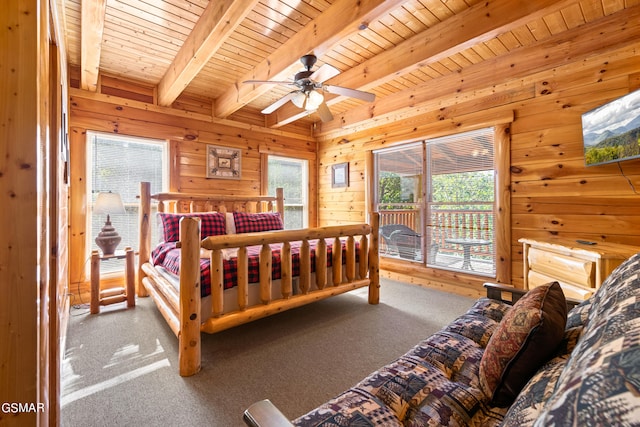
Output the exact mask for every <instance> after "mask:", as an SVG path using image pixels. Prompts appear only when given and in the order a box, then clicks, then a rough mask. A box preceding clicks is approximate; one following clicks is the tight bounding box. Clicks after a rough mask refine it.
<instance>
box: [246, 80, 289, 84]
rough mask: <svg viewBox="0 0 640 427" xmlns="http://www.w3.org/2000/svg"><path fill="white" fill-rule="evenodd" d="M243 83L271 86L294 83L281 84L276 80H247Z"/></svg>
mask: <svg viewBox="0 0 640 427" xmlns="http://www.w3.org/2000/svg"><path fill="white" fill-rule="evenodd" d="M242 83H249V84H271V85H293V84H294V83H293V82H279V81H276V80H245V81H243V82H242Z"/></svg>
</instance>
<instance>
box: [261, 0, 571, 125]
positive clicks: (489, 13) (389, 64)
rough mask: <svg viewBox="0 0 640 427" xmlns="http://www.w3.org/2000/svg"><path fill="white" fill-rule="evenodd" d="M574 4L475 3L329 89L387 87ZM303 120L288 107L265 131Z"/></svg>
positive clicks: (552, 0) (333, 99)
mask: <svg viewBox="0 0 640 427" xmlns="http://www.w3.org/2000/svg"><path fill="white" fill-rule="evenodd" d="M573 3H575V0H562V1H557V0H535V1H531V0H496V1H489V2H480V3H477V4H475V5H474V6H472V7H470V8H469V9H467V10H465V11H463V12H461V13H459V14H457V15H453V16H452V17H451V18H449V19H447V20H446V21H443V22H441V23H440V24H438V25H435V26H433V27H431V28H428V29H426V30H424V31H423V32H421V33H419V34H416V35H415V36H413V37H411V38H410V39H407V40H405V41H404V42H402V43H400V44H398V45H397V46H394V47H393V48H391V49H388V50H386V51H384V52H381V53H380V54H379V55H376V56H374V57H373V58H371V59H369V60H368V61H365V62H363V63H361V64H359V65H358V66H355V67H353V68H351V69H349V70H347V71H345V72H343V73H341V74H340V75H338V76H336V77H334V78H333V79H331V80H330V81H329V82H328V83H330V84H332V85H337V86H345V87H349V88H353V89H360V90H368V89H371V88H374V87H377V86H380V85H382V84H384V83H387V82H389V81H391V80H393V79H394V78H397V77H398V75H403V74H407V73H411V72H413V71H415V70H417V69H419V68H421V67H424V66H426V65H428V64H431V63H435V62H438V61H440V60H442V59H445V58H447V57H449V56H452V55H454V54H456V53H459V52H461V51H463V50H465V49H468V48H469V47H471V46H473V45H475V44H478V43H482V42H485V41H487V40H490V39H492V38H494V37H496V36H497V35H499V34H502V33H505V32H507V31H511V30H513V29H515V28H518V27H520V26H521V25H524V24H525V23H526V22H529V21H531V20H535V19H539V18H541V17H543V16H545V15H548V14H550V13H553V12H556V11H558V10H560V9H562V8H564V7H566V6H567V5H570V4H573ZM343 99H344V97H339V96H336V95H330V94H326V93H325V100H326V102H327V104H329V105H332V104H335V103H337V102H339V101H341V100H343ZM307 114H308V113H307V112H306V111H302V112H301V111H300V109H299V108H297V107H296V106H294V105H293V104H291V103H288V104H286V105H284V106H283V107H281V108H279V109H278V110H277V111H275V112H274V113H271V114H270V115H269V117H268V118H267V125H268V126H269V127H280V126H284V125H286V124H288V123H292V122H293V121H295V120H298V119H300V118H302V117H304V116H306V115H307Z"/></svg>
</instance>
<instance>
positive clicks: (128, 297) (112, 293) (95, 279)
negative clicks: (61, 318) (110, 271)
mask: <svg viewBox="0 0 640 427" xmlns="http://www.w3.org/2000/svg"><path fill="white" fill-rule="evenodd" d="M112 259H124V260H125V287H118V288H109V289H103V290H100V263H101V262H102V261H108V260H112ZM134 265H135V252H134V251H133V249H131V248H130V247H126V248H125V249H124V250H123V251H122V250H121V251H116V252H115V253H114V254H113V255H103V254H101V253H100V252H99V251H97V250H94V251H92V252H91V314H97V313H100V306H101V305H110V304H116V303H119V302H125V301H126V302H127V308H130V307H135V305H136V294H135V290H134V289H135V281H136V280H135V279H136V271H135V267H134Z"/></svg>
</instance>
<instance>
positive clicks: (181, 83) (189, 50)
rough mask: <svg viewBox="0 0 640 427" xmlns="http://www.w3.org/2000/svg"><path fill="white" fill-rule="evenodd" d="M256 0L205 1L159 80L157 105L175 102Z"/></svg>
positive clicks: (168, 104)
mask: <svg viewBox="0 0 640 427" xmlns="http://www.w3.org/2000/svg"><path fill="white" fill-rule="evenodd" d="M89 1H90V0H89ZM258 1H259V0H224V1H210V2H209V4H208V5H207V7H206V8H205V10H204V11H203V12H202V15H201V16H200V19H198V22H197V23H196V25H195V27H194V28H193V30H192V31H191V33H190V34H189V36H188V37H187V39H186V40H185V41H184V44H183V45H182V47H181V48H180V50H179V51H178V54H177V55H176V57H175V58H174V59H173V62H172V63H171V65H170V66H169V68H168V69H167V72H166V73H165V74H164V76H163V77H162V79H161V80H160V83H159V84H158V104H160V105H162V106H170V105H171V104H172V103H173V101H175V100H176V98H177V97H178V96H179V95H180V94H181V93H182V91H183V90H184V89H185V88H186V87H187V86H188V85H189V83H190V82H191V80H193V79H194V77H195V76H196V75H197V74H198V73H199V72H200V70H201V69H202V67H204V66H205V65H206V63H207V62H208V61H209V59H210V58H211V57H212V56H213V55H214V54H215V53H216V51H217V50H218V49H219V48H220V46H222V45H223V44H224V42H225V41H226V40H227V38H228V37H229V36H230V35H231V33H233V31H234V30H235V29H236V28H237V27H238V25H240V23H241V22H242V20H243V19H244V18H245V17H246V16H247V15H248V14H249V13H250V12H251V10H252V9H253V8H254V6H255V5H256V4H257V3H258Z"/></svg>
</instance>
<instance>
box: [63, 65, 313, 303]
mask: <svg viewBox="0 0 640 427" xmlns="http://www.w3.org/2000/svg"><path fill="white" fill-rule="evenodd" d="M77 84H78V83H77V70H76V72H75V73H74V72H72V76H71V86H72V88H71V89H70V98H71V101H70V104H71V119H70V127H71V160H72V163H71V180H72V191H71V212H72V216H71V250H70V265H71V282H72V286H71V289H72V291H74V292H79V293H80V294H81V298H82V300H83V301H86V298H87V297H88V294H87V292H88V286H87V280H88V277H87V276H86V274H85V267H86V265H87V264H86V256H87V253H86V250H85V249H86V248H85V244H86V242H85V240H86V213H87V206H86V203H87V200H88V198H87V196H86V194H85V191H86V184H85V183H86V179H85V176H86V173H87V165H86V146H85V144H86V131H87V130H92V131H98V132H105V133H117V134H118V135H130V136H136V137H148V138H158V139H164V140H167V141H169V142H170V155H169V157H170V158H169V173H170V177H169V179H170V190H171V191H180V192H200V193H202V192H212V193H220V194H235V195H255V194H263V193H264V192H265V191H266V188H263V184H262V182H263V176H262V175H263V172H264V168H263V167H262V162H263V161H264V156H265V155H266V154H275V155H281V156H290V157H297V158H305V159H308V160H309V164H310V171H309V174H310V177H311V179H310V181H311V183H310V186H311V188H310V191H311V193H310V194H311V200H310V206H309V207H310V209H309V210H310V223H311V224H315V222H316V220H317V210H316V209H315V206H316V197H315V196H316V194H317V184H316V182H315V177H316V176H317V169H316V144H315V141H314V139H313V138H312V137H311V136H310V132H309V131H308V130H306V134H307V135H306V136H305V130H304V129H302V128H295V127H294V128H293V129H294V130H295V132H291V131H286V130H270V129H267V128H264V127H261V126H259V125H258V123H259V122H260V120H262V123H264V117H263V116H262V115H259V114H256V115H255V116H254V117H249V118H247V117H243V119H244V120H245V122H243V123H240V122H238V121H233V120H217V119H216V120H214V119H213V118H212V116H211V105H207V104H206V103H204V102H202V101H197V100H193V99H184V98H179V99H178V100H177V101H176V103H174V108H168V107H159V106H157V105H156V104H155V100H154V95H153V93H152V92H150V93H149V94H148V95H146V97H143V96H141V95H140V93H143V92H144V87H143V86H138V85H136V84H132V83H129V82H121V81H118V80H116V79H106V78H104V77H102V78H101V81H100V82H99V93H90V92H87V91H83V90H80V89H77V88H74V87H73V86H77ZM116 89H117V90H116ZM136 94H138V95H136ZM124 96H127V97H128V98H124ZM132 98H134V99H132ZM138 98H139V99H140V100H138ZM247 121H249V122H251V121H253V122H254V124H247V123H246V122H247ZM207 144H213V145H219V146H225V147H232V148H240V149H241V150H242V161H241V168H242V170H241V179H239V180H229V179H207V178H206V174H205V172H206V158H205V152H206V145H207ZM107 283H108V282H107Z"/></svg>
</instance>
